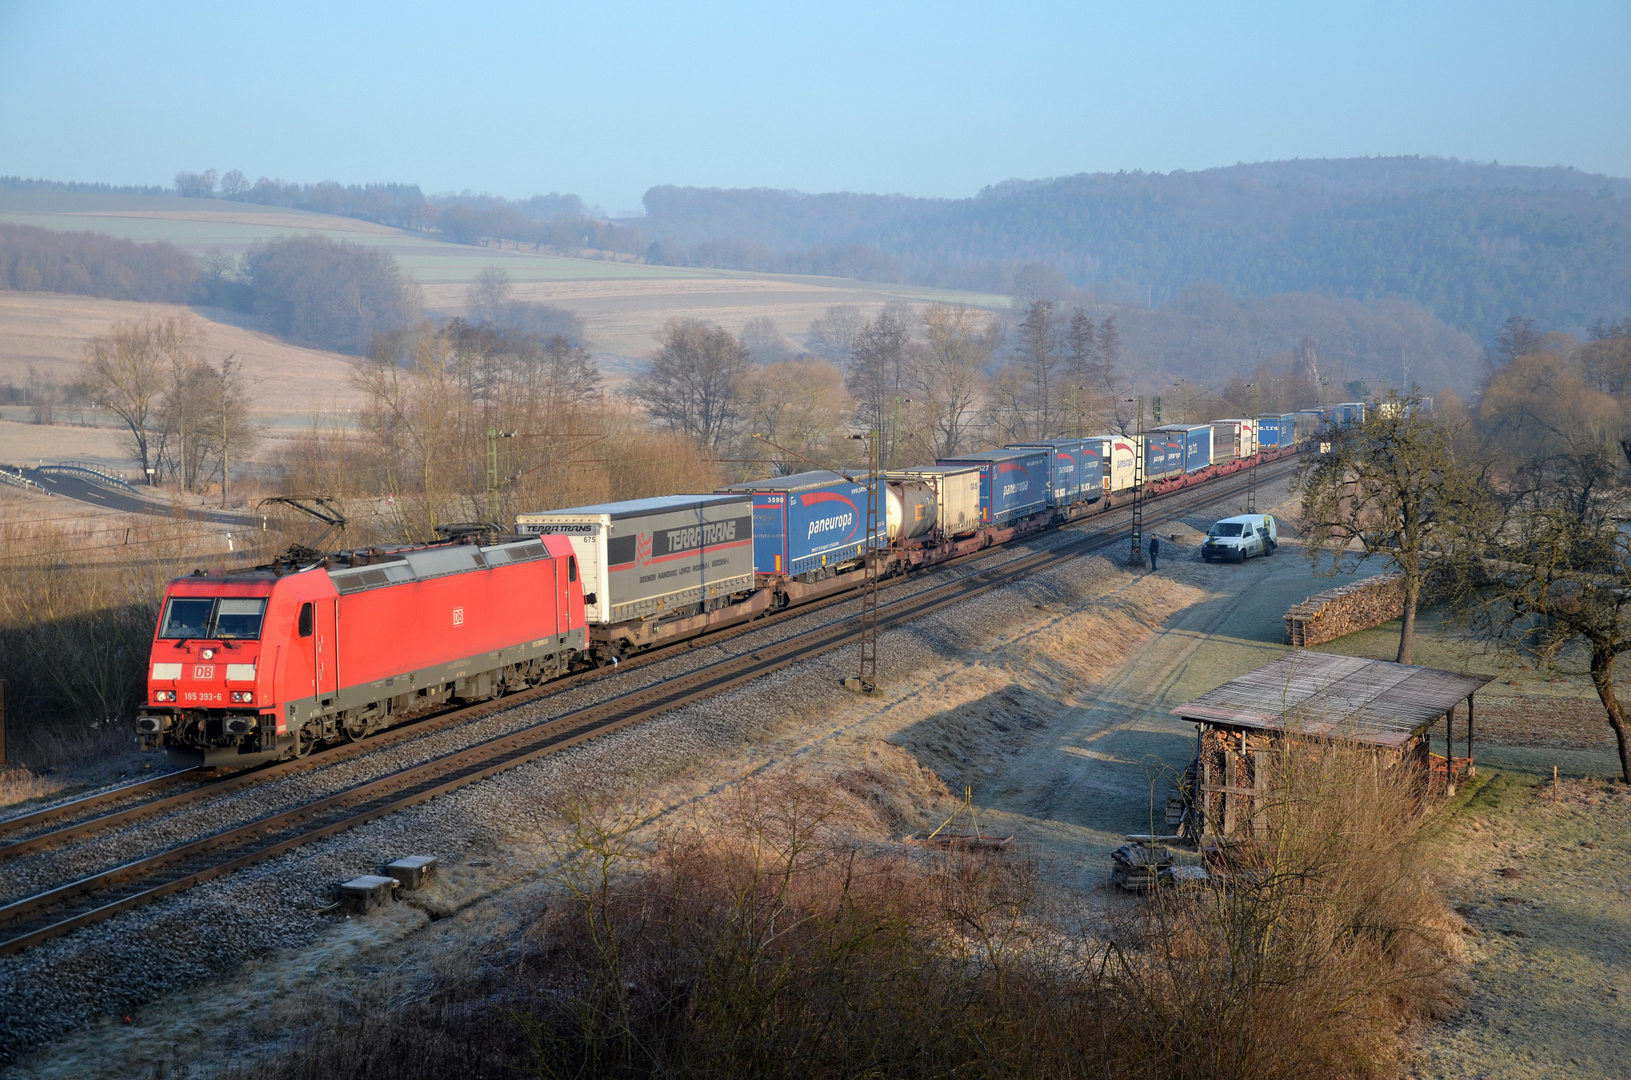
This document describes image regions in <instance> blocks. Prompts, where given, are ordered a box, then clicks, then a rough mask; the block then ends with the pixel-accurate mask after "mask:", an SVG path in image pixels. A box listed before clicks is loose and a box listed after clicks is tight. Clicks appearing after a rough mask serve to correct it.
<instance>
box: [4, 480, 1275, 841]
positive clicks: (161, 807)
mask: <svg viewBox="0 0 1631 1080" xmlns="http://www.w3.org/2000/svg"><path fill="white" fill-rule="evenodd" d="M1272 467H1273V466H1271V468H1272ZM1178 494H1184V493H1183V492H1179V493H1172V494H1168V495H1162V496H1156V497H1155V499H1156V501H1157V502H1164V501H1165V500H1168V499H1171V498H1174V497H1176V495H1178ZM1188 494H1192V495H1193V494H1194V493H1192V492H1191V493H1188ZM1127 512H1128V508H1127V507H1117V508H1115V509H1114V510H1110V511H1105V512H1101V514H1099V515H1094V516H1095V517H1106V518H1108V517H1109V516H1110V515H1124V514H1126V513H1127ZM1086 520H1087V519H1079V520H1078V521H1077V522H1075V523H1073V524H1077V525H1079V524H1082V523H1083V522H1084V521H1086ZM991 554H992V552H990V551H979V552H975V553H973V554H970V555H964V556H960V557H958V558H956V559H952V560H950V561H949V562H946V563H944V564H941V566H939V567H937V570H945V569H949V568H952V567H957V566H962V565H965V564H967V563H968V562H971V561H974V560H978V559H984V558H989V557H990V555H991ZM921 581H922V578H921V577H919V576H915V575H914V576H908V577H897V578H892V579H889V580H886V581H883V582H881V583H880V585H879V588H880V590H884V591H887V590H891V589H896V588H898V587H901V586H905V585H908V584H913V583H919V582H921ZM852 599H854V596H853V592H852V591H846V592H842V593H838V594H836V595H833V596H829V597H824V598H822V599H820V600H815V601H811V602H809V603H805V604H800V605H798V606H797V607H794V608H789V609H785V610H782V611H775V612H770V613H767V614H764V615H761V616H759V617H758V618H755V619H752V620H750V621H748V622H744V623H742V624H740V625H737V626H730V627H725V628H723V629H720V630H716V631H714V632H712V633H710V634H707V635H704V636H702V637H696V638H688V639H685V640H682V641H678V642H674V643H672V644H669V645H664V646H661V647H659V648H656V649H653V650H651V651H650V652H647V653H642V654H640V655H638V656H635V657H631V658H629V659H627V660H625V661H623V663H622V664H620V665H618V666H617V667H615V668H602V669H590V670H586V671H579V672H575V673H573V674H571V675H568V676H565V677H564V678H559V679H554V680H552V681H550V682H549V683H547V684H545V685H543V686H540V687H535V688H532V689H529V690H525V691H520V692H516V693H513V694H510V695H508V696H506V697H504V698H502V699H499V700H498V701H496V702H479V703H476V704H472V705H458V706H450V707H448V708H444V709H441V710H439V711H436V712H431V713H427V714H426V715H424V716H421V717H419V718H417V719H414V720H410V721H407V722H405V723H402V724H400V725H398V726H396V727H393V728H390V729H387V730H386V731H383V732H380V733H378V734H375V735H372V736H369V737H368V738H367V739H364V740H362V741H360V742H356V743H342V744H339V745H336V746H328V747H324V748H322V749H320V750H318V751H317V752H315V753H313V754H311V755H309V756H308V757H305V758H300V759H295V760H290V761H280V762H270V763H267V764H264V765H259V766H256V767H254V768H250V769H245V770H242V771H241V772H237V773H233V774H232V775H230V776H226V777H221V776H216V775H214V773H213V771H212V770H209V769H205V768H203V767H201V766H199V767H193V768H184V769H179V770H175V771H172V772H169V773H165V774H163V775H161V776H155V777H151V778H148V779H145V780H139V781H135V782H133V783H129V784H124V785H120V786H118V787H115V788H110V789H108V790H106V791H102V792H97V793H94V794H91V795H87V796H84V797H83V798H79V799H73V800H70V801H68V802H63V803H58V804H56V805H53V806H47V807H42V808H41V809H39V810H35V811H32V812H30V813H27V814H20V815H17V816H16V817H11V818H6V819H3V820H0V861H3V860H5V859H9V858H15V857H17V856H20V855H26V854H29V853H31V852H35V851H41V850H45V849H47V848H51V847H55V846H57V845H59V844H63V843H67V842H68V841H71V840H78V839H81V838H84V837H87V836H92V835H95V834H97V833H100V832H105V831H107V830H110V829H115V828H118V827H120V826H122V825H128V824H130V823H131V822H134V821H139V820H141V819H142V818H144V817H152V816H156V815H159V814H163V813H167V812H169V811H172V810H176V809H180V808H181V807H183V806H187V805H190V804H192V803H196V802H201V801H203V800H205V799H210V798H214V797H217V796H221V795H227V794H230V793H232V792H233V791H238V790H242V789H244V788H246V787H248V786H250V785H252V784H257V783H264V782H266V781H269V780H274V779H278V778H281V777H285V776H289V775H293V774H296V773H300V772H307V771H311V770H315V769H321V768H326V767H328V766H330V765H333V764H336V763H338V762H340V761H344V760H346V759H348V758H351V757H355V756H357V755H359V754H365V753H371V752H373V751H376V750H381V749H384V748H386V747H389V746H392V745H395V744H397V743H400V742H403V741H405V740H408V739H415V738H419V737H421V736H425V735H430V734H434V733H436V732H438V731H442V730H445V729H446V728H449V727H452V726H454V725H455V724H462V723H465V722H467V721H469V720H472V719H475V718H477V717H479V716H482V715H486V714H488V713H491V712H495V711H500V710H506V709H511V708H515V707H517V706H520V705H524V704H527V703H528V702H530V701H534V700H537V699H539V698H541V697H544V696H546V695H549V694H553V693H558V692H560V691H562V690H566V689H569V688H573V687H578V686H583V685H585V684H587V683H589V682H592V681H595V680H597V679H601V678H612V677H614V676H616V675H618V674H621V673H626V672H629V671H634V670H638V669H639V668H641V667H644V666H645V665H647V664H652V663H657V662H659V661H662V660H666V659H669V658H671V657H673V656H676V655H680V654H683V653H684V652H687V651H689V650H691V649H695V648H702V647H707V646H711V645H717V644H721V643H723V642H727V641H730V640H731V639H733V638H736V637H738V636H740V635H742V634H748V633H757V632H759V631H761V630H763V629H765V628H766V627H768V626H772V625H775V624H776V623H780V622H785V621H788V620H791V619H797V618H803V617H806V616H809V615H812V614H815V613H818V612H820V611H822V610H823V609H825V608H829V607H832V606H834V605H837V604H842V603H846V602H848V601H850V600H852ZM185 781H191V782H192V786H191V787H188V788H187V789H186V790H183V791H180V792H176V793H174V794H171V795H166V796H163V797H160V798H156V799H150V800H146V801H141V802H136V803H133V804H131V805H128V806H123V807H120V808H118V809H116V810H111V811H108V812H106V813H103V814H96V815H93V816H81V815H88V814H91V812H92V811H94V810H96V809H98V808H100V807H103V806H108V805H110V804H113V803H118V802H123V801H125V800H128V799H134V798H138V797H140V796H141V795H144V794H149V793H152V792H158V791H163V790H165V789H167V788H170V787H174V786H176V785H178V784H180V783H182V782H185ZM56 822H64V823H63V824H56V825H55V826H54V827H51V828H44V827H45V826H51V825H53V823H56ZM6 837H16V839H10V840H6V839H5V838H6Z"/></svg>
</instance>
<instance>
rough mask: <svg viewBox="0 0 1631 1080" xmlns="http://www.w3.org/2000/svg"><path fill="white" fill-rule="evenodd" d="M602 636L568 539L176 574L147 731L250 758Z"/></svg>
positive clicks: (463, 697)
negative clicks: (594, 627)
mask: <svg viewBox="0 0 1631 1080" xmlns="http://www.w3.org/2000/svg"><path fill="white" fill-rule="evenodd" d="M586 644H587V630H586V626H585V622H584V610H583V589H582V586H581V584H580V583H579V581H578V566H577V561H576V559H575V558H574V557H573V554H572V545H571V542H570V541H569V540H568V539H567V538H565V537H558V536H546V537H543V538H541V540H540V539H528V540H524V541H520V542H517V543H504V544H495V545H492V546H486V547H483V546H480V545H478V544H474V543H466V542H454V543H446V544H436V545H429V546H421V547H402V548H371V549H368V550H366V551H354V552H346V553H343V554H341V555H338V556H328V557H319V558H317V559H316V560H315V561H313V562H310V563H306V564H301V563H299V562H294V561H285V562H282V563H275V564H273V565H271V566H265V567H258V568H256V569H254V570H247V571H242V572H233V573H217V574H207V573H205V572H203V571H195V572H194V574H193V575H192V576H189V577H184V578H177V579H176V580H174V581H172V582H171V583H170V586H169V589H168V590H167V591H166V594H165V600H164V611H163V613H162V614H161V615H160V618H159V624H158V628H157V631H156V632H155V635H154V639H153V653H152V661H151V667H150V669H149V672H148V691H147V701H148V704H147V706H146V707H145V708H144V709H143V710H142V715H141V717H140V719H139V720H138V721H137V729H138V730H139V731H140V732H141V733H142V735H143V738H144V739H145V740H146V742H147V744H148V745H149V746H163V747H165V748H166V749H167V750H169V751H171V752H172V753H173V754H174V755H175V756H177V757H180V758H182V759H183V760H187V761H189V762H191V763H193V764H203V765H209V766H229V767H242V766H246V765H252V764H255V763H257V762H260V761H265V760H269V759H271V758H276V757H300V756H303V755H305V754H306V753H308V752H309V751H310V750H311V748H312V747H313V746H315V745H317V744H318V743H323V742H328V741H331V740H336V739H360V738H363V737H365V736H367V735H368V734H370V733H371V732H374V731H377V730H380V729H381V728H386V727H389V726H391V725H392V724H395V723H398V722H400V721H402V720H404V719H407V718H408V717H410V716H412V715H414V714H416V713H419V712H422V711H424V710H425V709H428V708H431V707H433V706H435V705H439V704H442V703H445V702H448V701H450V700H457V701H480V700H483V699H486V698H492V697H497V696H498V695H500V694H502V693H504V692H505V691H506V690H517V689H520V688H522V687H524V686H529V685H535V684H537V683H539V682H542V681H543V680H545V679H548V678H552V677H554V676H556V675H559V674H564V673H565V672H566V671H567V670H568V668H570V667H571V665H572V662H573V660H574V659H575V658H576V657H577V656H578V654H579V653H581V652H582V651H583V650H584V648H585V646H586Z"/></svg>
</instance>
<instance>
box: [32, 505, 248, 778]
mask: <svg viewBox="0 0 1631 1080" xmlns="http://www.w3.org/2000/svg"><path fill="white" fill-rule="evenodd" d="M223 533H224V530H222V529H221V528H219V527H217V526H211V525H206V524H203V523H201V522H195V521H186V520H179V519H162V518H160V519H154V518H140V517H130V518H117V519H116V518H106V517H97V518H84V519H80V520H78V521H74V520H62V519H54V520H52V519H47V520H35V521H26V520H18V519H7V520H0V552H3V553H4V554H3V555H0V558H3V560H4V561H3V562H0V679H4V680H5V681H6V706H7V712H8V714H9V728H10V739H11V745H10V751H11V755H12V756H13V757H14V758H15V759H17V760H20V761H22V762H26V763H27V764H28V765H30V766H32V767H36V768H38V767H41V766H47V765H53V764H56V763H59V762H63V761H70V760H76V759H84V758H88V757H93V756H96V755H98V754H101V753H106V752H110V751H113V750H117V749H123V748H127V747H129V745H130V741H131V739H132V737H133V735H134V729H133V728H132V727H131V725H130V723H129V721H130V720H131V719H132V718H133V717H134V715H135V712H136V710H137V708H138V707H139V706H140V705H141V703H142V701H143V696H144V694H145V689H146V666H147V659H148V653H149V650H150V646H151V644H152V639H153V630H154V627H155V626H156V625H157V623H158V616H159V604H160V601H161V600H162V598H163V596H164V588H165V585H166V583H167V582H168V581H169V580H170V579H171V578H173V577H178V576H180V575H181V574H184V573H186V572H188V571H189V570H191V569H193V568H194V567H195V566H197V565H199V564H200V563H201V562H202V563H213V564H218V563H220V562H223V561H224V560H223V559H222V558H221V553H222V549H223V547H224V537H223ZM234 535H235V541H236V544H237V547H238V548H239V550H242V549H243V547H244V543H245V542H246V541H247V542H248V543H249V544H250V545H251V547H252V549H254V550H255V551H256V553H261V551H260V549H261V548H262V547H263V546H271V545H272V544H273V543H274V542H275V537H272V536H271V534H261V533H249V534H236V533H235V534H234Z"/></svg>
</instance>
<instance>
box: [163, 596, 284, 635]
mask: <svg viewBox="0 0 1631 1080" xmlns="http://www.w3.org/2000/svg"><path fill="white" fill-rule="evenodd" d="M265 614H266V598H265V597H239V596H223V597H219V598H213V597H203V596H177V597H172V598H171V600H170V602H169V603H168V604H167V605H165V608H164V621H163V622H161V623H160V624H159V637H161V638H170V639H184V638H205V639H208V640H212V641H222V640H226V639H229V638H230V639H233V640H238V641H246V640H247V641H253V640H255V639H257V638H259V637H260V636H261V617H262V616H263V615H265Z"/></svg>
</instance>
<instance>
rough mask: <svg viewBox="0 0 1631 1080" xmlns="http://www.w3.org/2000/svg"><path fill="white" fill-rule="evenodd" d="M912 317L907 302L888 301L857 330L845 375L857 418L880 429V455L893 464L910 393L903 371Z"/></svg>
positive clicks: (909, 339) (897, 450) (870, 426)
mask: <svg viewBox="0 0 1631 1080" xmlns="http://www.w3.org/2000/svg"><path fill="white" fill-rule="evenodd" d="M911 318H912V312H911V308H910V307H908V306H907V305H904V304H889V305H886V306H885V307H884V309H883V310H882V311H880V312H878V317H877V318H876V319H874V320H872V321H871V322H869V323H867V324H866V325H865V326H863V327H862V328H861V329H860V331H859V332H857V333H856V335H855V342H854V344H853V345H852V346H851V347H850V358H849V370H848V371H847V372H845V375H844V384H845V385H846V386H847V387H848V388H849V392H850V393H851V394H853V395H855V400H856V403H857V409H858V419H859V420H860V421H861V423H862V424H864V425H865V426H866V427H868V428H872V429H875V430H876V431H877V432H878V439H879V456H880V458H881V459H882V460H883V461H884V462H886V463H891V464H892V463H894V462H895V460H896V456H897V454H898V452H899V449H900V447H899V432H898V429H899V427H900V418H901V412H902V410H903V408H904V407H905V405H906V401H907V399H908V397H909V395H908V394H907V393H906V388H905V386H904V375H905V369H906V347H907V344H908V343H909V342H910V341H911V337H912V332H911V321H910V320H911Z"/></svg>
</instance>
